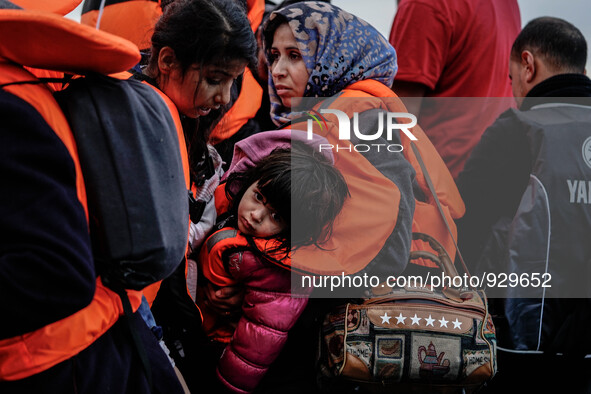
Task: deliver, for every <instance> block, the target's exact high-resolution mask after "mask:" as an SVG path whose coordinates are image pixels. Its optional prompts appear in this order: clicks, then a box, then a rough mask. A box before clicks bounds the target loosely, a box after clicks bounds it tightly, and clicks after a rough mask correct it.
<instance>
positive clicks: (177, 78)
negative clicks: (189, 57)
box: [160, 60, 247, 118]
mask: <svg viewBox="0 0 591 394" xmlns="http://www.w3.org/2000/svg"><path fill="white" fill-rule="evenodd" d="M246 63H247V62H246V61H242V60H235V61H231V62H229V63H226V64H224V65H205V66H202V67H200V66H199V65H197V64H194V65H192V66H190V67H189V68H188V69H187V70H186V71H185V72H184V73H183V72H182V68H181V67H180V65H179V64H178V63H176V64H175V66H174V67H172V68H171V69H170V72H169V73H168V78H162V82H161V83H160V88H161V90H162V91H163V92H164V94H166V95H167V96H168V97H169V98H170V99H171V100H172V102H173V103H174V104H175V106H176V107H177V109H178V110H179V112H180V113H182V114H183V115H186V116H188V117H189V118H198V117H200V116H205V115H207V114H209V112H210V111H211V110H212V109H217V108H219V107H220V106H222V105H226V104H228V102H230V88H231V87H232V83H233V82H234V80H235V79H236V78H238V77H239V76H240V75H241V74H242V73H243V72H244V68H245V67H246Z"/></svg>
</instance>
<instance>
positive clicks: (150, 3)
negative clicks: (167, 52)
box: [80, 0, 162, 50]
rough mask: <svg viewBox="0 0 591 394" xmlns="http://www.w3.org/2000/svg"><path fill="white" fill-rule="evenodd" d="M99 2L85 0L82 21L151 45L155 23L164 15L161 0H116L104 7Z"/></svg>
mask: <svg viewBox="0 0 591 394" xmlns="http://www.w3.org/2000/svg"><path fill="white" fill-rule="evenodd" d="M100 3H101V1H100V0H99V1H89V0H86V2H85V3H84V9H83V13H82V16H81V17H80V22H81V23H83V24H85V25H88V26H91V27H94V28H97V29H100V30H103V31H106V32H108V33H111V34H115V35H117V36H119V37H123V38H125V39H127V40H129V41H131V42H133V43H134V44H135V45H137V46H138V48H140V49H142V50H144V49H149V48H150V46H151V45H152V42H151V39H152V33H153V31H154V26H155V25H156V22H157V21H158V18H160V16H161V15H162V8H161V7H160V0H133V1H117V2H112V3H113V4H107V5H106V6H105V7H104V8H103V9H102V11H101V10H99V5H100ZM99 16H100V21H98V19H99ZM97 21H98V25H97Z"/></svg>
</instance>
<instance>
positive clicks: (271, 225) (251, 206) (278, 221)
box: [238, 182, 287, 238]
mask: <svg viewBox="0 0 591 394" xmlns="http://www.w3.org/2000/svg"><path fill="white" fill-rule="evenodd" d="M286 226H287V225H286V223H285V221H284V220H283V219H282V218H281V217H280V216H279V215H278V214H277V212H276V211H275V210H274V209H273V207H271V206H270V205H269V204H267V201H266V199H265V197H264V196H263V195H262V194H261V192H260V190H259V187H258V182H255V183H253V184H252V185H250V187H249V188H248V189H246V192H245V193H244V196H242V199H241V200H240V204H238V230H240V232H242V233H243V234H246V235H251V236H253V237H259V238H268V237H272V236H274V235H277V234H279V233H280V232H282V231H283V230H285V228H286Z"/></svg>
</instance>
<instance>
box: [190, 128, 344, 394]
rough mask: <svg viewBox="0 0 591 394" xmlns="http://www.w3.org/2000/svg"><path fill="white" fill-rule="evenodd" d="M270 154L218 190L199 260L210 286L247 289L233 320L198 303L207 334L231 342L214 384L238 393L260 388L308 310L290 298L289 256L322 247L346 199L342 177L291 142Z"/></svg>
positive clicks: (259, 138) (253, 142)
mask: <svg viewBox="0 0 591 394" xmlns="http://www.w3.org/2000/svg"><path fill="white" fill-rule="evenodd" d="M272 133H277V132H270V133H260V134H257V135H255V136H253V137H250V138H248V139H245V140H243V141H241V143H239V144H238V145H239V146H240V145H241V144H243V146H245V147H249V146H250V147H252V146H257V147H260V146H261V143H264V142H265V139H266V136H265V135H266V134H272ZM278 133H283V134H287V135H289V134H288V133H286V132H284V131H282V132H278ZM270 150H271V149H267V150H265V149H263V150H262V151H261V152H259V153H260V154H261V156H262V157H263V158H262V159H261V160H260V161H258V163H257V164H256V166H254V167H250V168H248V169H246V170H245V171H243V172H234V173H232V174H230V175H229V177H228V178H227V182H226V183H225V184H222V185H220V187H219V188H218V191H217V192H216V207H218V208H219V209H220V210H222V211H223V212H224V214H223V215H221V216H220V219H221V222H220V223H219V224H218V226H217V227H216V228H219V230H218V231H216V232H215V233H213V234H212V235H211V236H210V237H209V238H208V239H207V241H206V242H205V244H204V246H203V248H202V250H201V256H200V257H201V258H200V263H201V273H202V274H203V276H204V277H205V278H206V279H207V280H208V281H209V282H211V283H213V284H214V285H216V286H235V285H238V284H242V285H244V286H245V295H244V301H243V304H242V315H241V316H239V318H238V319H233V318H232V316H221V315H219V314H217V313H216V312H215V310H214V309H212V308H210V307H209V306H208V304H207V302H206V301H203V300H199V299H198V301H197V303H198V305H199V306H200V309H201V311H202V315H203V321H204V328H205V331H206V334H207V335H208V336H209V337H210V338H211V339H213V340H215V341H218V342H228V345H227V346H226V348H225V350H224V352H223V354H222V356H221V358H220V360H219V363H218V367H217V377H218V379H219V380H220V381H221V382H222V384H223V385H224V386H225V387H226V388H227V389H229V390H230V391H233V392H239V393H244V392H250V391H252V390H253V389H254V388H255V387H256V386H257V384H258V382H259V381H260V380H261V379H262V377H263V375H264V374H265V372H266V371H267V369H268V368H269V366H270V364H271V363H272V362H273V361H274V360H275V358H276V357H277V355H278V354H279V351H280V350H281V348H282V347H283V345H284V343H285V341H286V339H287V332H288V331H289V330H290V328H291V327H292V326H293V324H294V323H295V322H296V320H297V319H298V317H299V316H300V314H301V312H302V311H303V309H304V307H305V306H306V304H307V299H306V298H305V297H303V296H304V295H305V293H304V292H303V291H302V292H300V293H299V294H298V295H299V296H300V298H297V297H294V298H292V281H291V273H290V258H291V253H292V252H293V251H294V250H296V249H298V248H300V247H302V246H304V245H312V244H315V245H322V242H323V241H324V240H325V239H326V238H327V237H329V236H330V232H331V227H332V223H333V221H334V219H335V217H336V216H337V215H338V213H339V212H340V210H341V208H342V206H343V203H344V201H345V199H346V198H347V196H348V189H347V186H346V183H345V181H344V179H343V177H342V175H341V174H340V172H339V171H338V170H336V169H335V168H334V167H333V166H332V163H331V162H330V161H329V160H327V158H326V157H325V156H322V155H321V154H320V153H317V152H314V151H312V149H311V148H310V147H309V146H307V145H305V144H304V143H302V142H295V141H294V142H292V146H291V148H277V149H275V150H273V151H272V152H271V153H270V154H266V152H269V151H270ZM235 168H239V167H235ZM224 196H225V197H226V198H223V197H224ZM218 197H222V198H220V199H218ZM220 200H223V201H220ZM294 291H295V290H294ZM236 320H237V321H236Z"/></svg>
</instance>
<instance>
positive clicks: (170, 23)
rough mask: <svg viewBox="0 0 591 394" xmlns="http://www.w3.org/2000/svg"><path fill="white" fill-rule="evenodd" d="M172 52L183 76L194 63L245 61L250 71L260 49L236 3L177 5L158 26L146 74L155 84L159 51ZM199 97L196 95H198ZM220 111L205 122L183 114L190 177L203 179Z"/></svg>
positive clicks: (181, 0) (184, 1)
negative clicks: (210, 135) (208, 148)
mask: <svg viewBox="0 0 591 394" xmlns="http://www.w3.org/2000/svg"><path fill="white" fill-rule="evenodd" d="M164 47H170V48H172V50H173V51H174V54H175V57H176V59H177V60H178V62H179V66H180V67H181V70H182V72H183V74H184V73H185V72H186V71H187V70H188V69H189V67H191V66H192V65H194V64H198V65H199V66H200V68H203V66H205V65H210V64H211V65H223V64H226V63H228V62H231V61H235V60H244V61H246V62H247V63H248V65H249V66H250V67H251V68H252V67H255V65H256V62H257V57H256V51H257V44H256V40H255V38H254V34H253V32H252V28H251V27H250V23H249V21H248V18H247V16H246V10H245V8H244V7H243V5H241V4H240V3H239V2H237V1H233V0H175V1H172V2H167V4H166V5H165V6H164V7H163V14H162V17H161V18H160V19H159V20H158V22H157V23H156V26H155V27H154V33H153V35H152V47H151V50H150V58H149V60H148V64H147V68H146V74H147V75H149V76H150V77H151V78H152V79H154V80H155V79H157V78H158V75H159V73H160V71H159V69H158V56H159V54H160V50H161V49H162V48H164ZM196 92H197V90H196ZM225 111H227V107H221V108H220V109H217V110H211V112H210V113H209V114H208V115H207V116H205V117H203V118H202V119H191V118H187V117H185V116H182V115H181V121H182V123H183V131H184V133H185V139H186V143H187V149H188V152H189V167H190V171H191V178H192V179H196V178H199V177H200V176H201V175H200V174H201V172H202V170H203V166H204V163H207V162H208V153H207V147H206V144H207V140H208V138H209V133H210V132H211V129H212V128H213V126H214V125H215V124H217V122H218V121H219V120H220V119H221V118H222V116H223V114H224V112H225Z"/></svg>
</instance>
